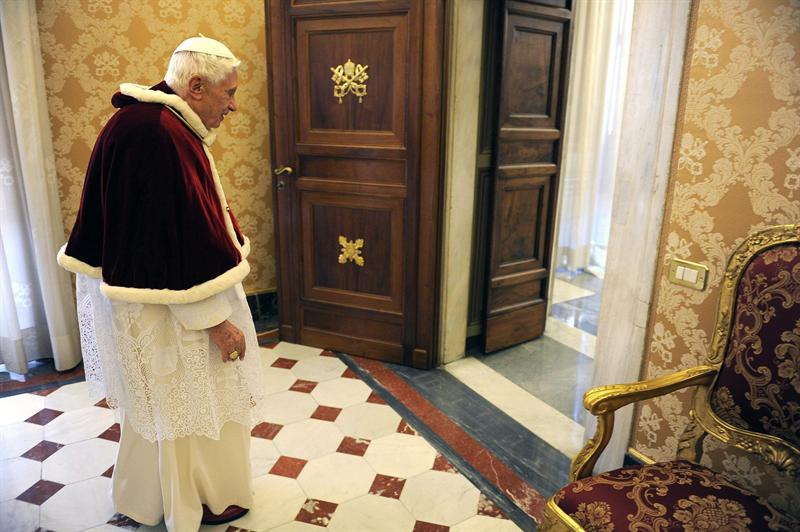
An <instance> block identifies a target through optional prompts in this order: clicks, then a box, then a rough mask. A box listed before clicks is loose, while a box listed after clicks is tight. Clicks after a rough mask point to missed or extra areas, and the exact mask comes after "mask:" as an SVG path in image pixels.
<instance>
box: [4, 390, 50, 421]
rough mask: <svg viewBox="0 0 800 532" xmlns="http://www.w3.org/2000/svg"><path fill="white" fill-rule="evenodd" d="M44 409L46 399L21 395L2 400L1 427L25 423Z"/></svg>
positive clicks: (30, 394)
mask: <svg viewBox="0 0 800 532" xmlns="http://www.w3.org/2000/svg"><path fill="white" fill-rule="evenodd" d="M42 408H44V397H41V396H39V395H34V394H32V393H21V394H19V395H12V396H10V397H3V398H2V399H0V426H3V425H10V424H12V423H19V422H20V421H25V420H26V419H28V418H29V417H31V416H32V415H34V414H35V413H36V412H38V411H39V410H41V409H42Z"/></svg>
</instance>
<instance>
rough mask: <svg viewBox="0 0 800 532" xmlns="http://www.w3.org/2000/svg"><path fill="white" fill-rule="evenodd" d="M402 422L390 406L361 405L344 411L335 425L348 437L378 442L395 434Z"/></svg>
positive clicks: (349, 407)
mask: <svg viewBox="0 0 800 532" xmlns="http://www.w3.org/2000/svg"><path fill="white" fill-rule="evenodd" d="M400 420H401V418H400V416H399V415H398V414H397V412H395V411H394V410H392V409H391V407H390V406H388V405H379V404H375V403H361V404H357V405H353V406H348V407H347V408H345V409H344V410H342V412H341V413H340V414H339V416H338V417H337V418H336V421H335V423H336V424H337V425H338V426H339V428H340V429H342V432H344V433H345V434H346V435H347V436H353V437H354V438H363V439H366V440H376V439H378V438H381V437H383V436H389V435H390V434H394V433H395V431H396V430H397V426H398V425H399V424H400Z"/></svg>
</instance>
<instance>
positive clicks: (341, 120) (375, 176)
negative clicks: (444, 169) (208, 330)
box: [267, 0, 444, 367]
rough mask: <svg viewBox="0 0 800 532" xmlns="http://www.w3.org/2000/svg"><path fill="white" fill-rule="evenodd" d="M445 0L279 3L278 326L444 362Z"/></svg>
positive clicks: (291, 335)
mask: <svg viewBox="0 0 800 532" xmlns="http://www.w3.org/2000/svg"><path fill="white" fill-rule="evenodd" d="M443 18H444V8H443V1H442V0H435V1H428V0H425V1H423V0H408V1H384V2H359V1H340V2H337V1H324V2H320V1H314V0H293V1H288V0H270V1H269V3H268V10H267V19H268V30H267V31H268V45H269V48H270V50H269V58H270V59H269V67H270V68H269V85H270V96H271V97H270V106H271V118H272V123H271V130H272V156H273V164H274V166H275V169H274V171H275V173H276V175H275V176H274V187H275V190H274V208H275V209H276V216H275V219H276V222H277V228H276V236H277V244H276V249H277V254H278V270H279V271H278V297H279V309H280V335H281V338H282V339H284V340H288V341H292V342H298V343H302V344H305V345H311V346H318V347H323V348H328V349H335V350H341V351H344V352H347V353H349V354H353V355H364V356H368V357H372V358H378V359H381V360H385V361H390V362H397V363H403V364H408V365H413V366H417V367H431V366H432V365H433V364H434V359H433V352H434V341H435V337H434V332H435V322H436V272H437V262H438V250H439V245H438V239H437V227H438V223H439V219H438V211H439V201H440V199H439V186H440V185H439V183H440V168H439V166H440V165H439V160H440V153H439V143H440V137H441V113H442V101H441V99H442V52H443V35H444V32H443Z"/></svg>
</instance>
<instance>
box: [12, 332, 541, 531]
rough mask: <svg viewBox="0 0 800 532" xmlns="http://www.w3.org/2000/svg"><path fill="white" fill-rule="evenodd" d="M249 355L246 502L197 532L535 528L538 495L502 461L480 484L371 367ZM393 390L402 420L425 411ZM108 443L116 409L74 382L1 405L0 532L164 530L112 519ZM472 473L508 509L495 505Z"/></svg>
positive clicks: (303, 354)
mask: <svg viewBox="0 0 800 532" xmlns="http://www.w3.org/2000/svg"><path fill="white" fill-rule="evenodd" d="M260 354H261V356H262V360H263V362H264V368H265V369H264V371H265V373H266V380H267V382H268V386H269V392H270V394H271V398H272V402H273V403H272V404H273V408H272V410H271V413H270V415H269V419H267V420H266V421H265V422H264V423H261V424H260V425H258V426H256V427H255V428H254V429H253V431H252V440H251V443H252V457H251V460H252V466H253V476H254V481H253V482H254V487H255V497H256V504H255V506H254V508H253V509H252V510H251V512H250V513H249V514H248V515H246V516H244V517H243V518H241V519H239V520H237V521H235V522H233V523H231V524H230V525H220V526H216V527H208V526H204V527H202V528H201V530H203V531H211V530H214V531H220V532H222V531H227V532H233V531H239V530H243V531H246V530H253V531H256V530H259V531H260V530H275V531H287V532H288V531H306V532H314V531H319V530H322V529H323V528H325V529H330V530H334V531H335V530H339V531H346V532H357V531H383V530H386V531H389V530H392V531H394V530H397V531H406V532H412V531H413V532H447V531H453V532H462V531H463V532H467V531H475V532H488V531H496V532H504V531H513V530H519V529H520V528H519V527H518V526H517V525H516V524H515V522H519V523H520V524H521V525H522V526H523V527H524V528H526V529H533V527H534V526H535V525H534V524H533V521H532V520H531V518H530V515H528V514H525V513H524V512H521V511H520V510H519V507H523V508H525V511H527V512H530V513H531V514H537V515H538V514H540V512H541V506H542V504H543V499H542V497H541V496H540V495H539V494H538V493H536V492H535V491H534V490H532V489H531V488H530V487H529V486H526V485H525V484H524V482H522V481H520V479H519V478H517V477H515V475H514V473H513V472H510V471H506V470H505V469H504V465H503V464H502V462H498V463H496V464H490V465H492V466H493V467H495V470H496V471H500V474H497V475H494V476H492V475H489V472H488V470H487V469H486V467H482V468H481V469H480V476H476V475H475V474H474V472H473V471H472V469H470V468H468V467H465V466H464V463H463V462H464V460H463V458H462V456H461V455H458V454H454V453H453V452H452V451H453V447H452V446H451V445H448V443H452V441H450V440H448V441H447V442H444V441H443V440H441V438H439V437H438V436H437V435H436V434H437V433H438V432H440V431H442V430H445V431H449V433H450V434H451V435H457V434H458V431H457V430H456V429H457V427H454V426H449V425H447V422H448V420H447V418H446V416H443V415H441V413H438V415H437V412H436V411H430V412H428V413H429V414H430V415H433V417H434V418H436V419H435V420H434V421H431V419H429V417H430V416H428V417H424V418H421V417H419V416H418V415H416V414H415V413H414V412H411V411H409V410H408V409H407V408H405V407H404V406H403V404H401V403H400V402H398V401H397V400H396V398H395V397H394V396H392V395H390V394H388V393H387V388H385V387H383V386H375V382H374V379H373V377H372V375H378V374H380V373H381V371H382V370H381V368H383V365H381V364H380V363H376V364H377V365H376V366H374V367H373V366H370V364H371V362H372V361H367V360H362V361H361V363H358V362H356V361H354V359H352V358H350V357H347V356H345V355H336V354H334V353H331V352H329V351H322V350H320V349H313V348H309V347H303V346H298V345H294V344H289V343H284V342H281V343H278V344H277V345H275V346H274V347H273V348H272V349H268V348H262V349H261V351H260ZM364 367H366V368H369V369H370V370H371V373H370V372H367V371H365V370H364V369H363V368H364ZM381 378H382V379H383V380H384V381H386V380H387V379H386V376H385V375H383V376H382V377H381ZM393 391H394V392H395V393H396V394H397V395H398V396H401V397H403V398H404V401H405V403H408V404H412V405H414V409H415V410H414V411H415V412H418V411H419V410H420V405H422V404H424V403H425V399H424V398H422V397H417V398H416V400H409V396H408V394H406V393H405V392H404V391H403V390H400V391H398V390H397V389H394V388H393ZM406 391H407V390H406ZM409 401H410V402H409ZM406 414H407V415H408V417H406ZM451 423H452V422H451ZM430 427H435V429H436V430H435V431H432V430H431V429H430ZM458 439H459V445H458V448H459V450H460V451H461V452H462V453H463V452H464V449H465V448H466V447H469V453H466V454H467V455H468V456H473V457H474V456H475V455H484V456H486V455H487V450H486V449H484V448H482V447H479V446H477V447H476V446H475V445H474V441H473V445H472V447H470V443H469V441H468V440H469V438H468V437H466V436H465V437H459V438H458ZM118 441H119V420H118V418H117V417H116V415H115V412H114V411H112V410H110V409H108V408H107V406H106V404H105V401H104V400H100V401H97V400H96V399H92V398H90V397H89V395H88V393H87V386H86V383H85V382H78V383H72V384H66V385H63V386H56V387H50V388H46V389H43V390H35V391H33V392H32V393H21V394H17V395H12V396H8V397H4V398H2V399H0V479H2V482H0V529H2V530H3V531H20V532H32V531H47V530H49V531H54V532H70V531H81V530H93V531H95V530H96V531H114V530H120V529H125V530H140V531H150V530H164V527H163V524H162V525H160V526H158V527H154V528H153V527H147V526H140V525H139V524H137V523H135V522H133V521H131V520H130V519H127V518H126V517H124V516H121V515H119V514H115V512H114V509H113V506H112V503H111V499H110V484H111V480H110V477H111V475H112V474H113V464H114V461H115V455H116V449H117V446H118V443H117V442H118ZM465 446H466V447H465ZM489 454H490V453H489ZM483 461H484V463H485V462H486V461H485V459H484V460H483ZM485 476H489V477H491V478H492V481H493V482H495V483H498V482H499V483H502V485H503V486H505V488H507V490H508V493H509V494H510V495H511V497H512V498H515V500H517V502H518V503H519V504H518V505H515V504H509V502H508V497H505V498H501V497H499V496H498V492H497V491H498V490H497V489H495V487H494V484H487V483H486V482H485V481H483V478H485ZM510 517H513V518H514V519H513V520H512V519H510Z"/></svg>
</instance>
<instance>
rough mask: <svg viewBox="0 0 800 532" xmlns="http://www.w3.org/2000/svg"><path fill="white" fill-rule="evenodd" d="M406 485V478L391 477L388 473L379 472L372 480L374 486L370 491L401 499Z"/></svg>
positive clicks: (374, 493)
mask: <svg viewBox="0 0 800 532" xmlns="http://www.w3.org/2000/svg"><path fill="white" fill-rule="evenodd" d="M405 485H406V479H404V478H397V477H389V476H386V475H381V474H377V475H375V480H373V481H372V486H371V487H370V488H369V492H370V493H372V494H373V495H380V496H381V497H388V498H390V499H399V498H400V493H402V491H403V487H404V486H405Z"/></svg>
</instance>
